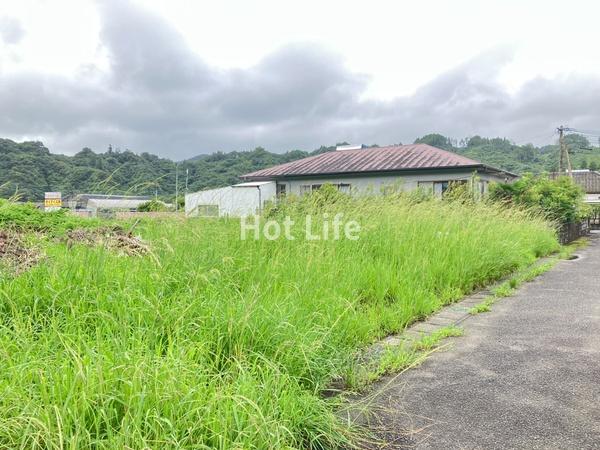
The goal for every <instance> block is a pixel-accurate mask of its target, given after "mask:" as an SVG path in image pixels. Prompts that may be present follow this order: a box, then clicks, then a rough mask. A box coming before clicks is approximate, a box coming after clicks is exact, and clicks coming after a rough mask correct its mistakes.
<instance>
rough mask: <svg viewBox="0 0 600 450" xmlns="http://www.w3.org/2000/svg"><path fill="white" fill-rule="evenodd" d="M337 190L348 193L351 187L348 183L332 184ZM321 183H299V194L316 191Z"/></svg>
mask: <svg viewBox="0 0 600 450" xmlns="http://www.w3.org/2000/svg"><path fill="white" fill-rule="evenodd" d="M333 186H335V187H336V188H337V190H338V191H340V192H343V193H344V194H349V193H350V191H351V188H352V185H351V184H348V183H337V184H334V185H333ZM322 187H323V185H322V184H321V183H319V184H301V185H300V195H304V194H308V193H310V192H314V191H318V190H319V189H321V188H322Z"/></svg>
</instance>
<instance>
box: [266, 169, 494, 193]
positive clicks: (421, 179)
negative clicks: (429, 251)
mask: <svg viewBox="0 0 600 450" xmlns="http://www.w3.org/2000/svg"><path fill="white" fill-rule="evenodd" d="M472 176H473V172H472V171H465V172H453V173H439V174H434V173H431V174H422V175H418V174H411V175H382V176H362V177H344V176H339V177H323V178H310V179H308V178H307V179H298V180H285V181H278V182H277V184H284V185H286V192H288V193H292V194H294V195H301V193H302V192H301V190H300V186H302V185H308V184H326V183H331V184H338V183H343V184H349V185H350V189H351V191H352V192H353V193H358V194H379V193H382V192H383V189H384V188H385V187H388V186H398V188H399V189H400V188H401V189H402V190H413V189H416V188H417V186H418V185H419V184H421V186H423V187H425V188H428V187H429V188H431V189H433V183H434V182H435V181H456V180H469V179H471V177H472ZM477 176H478V177H479V178H480V180H481V181H483V182H484V189H485V190H486V191H487V184H488V183H486V182H489V181H497V182H504V181H505V180H504V178H503V177H501V176H495V175H491V174H486V173H478V174H477Z"/></svg>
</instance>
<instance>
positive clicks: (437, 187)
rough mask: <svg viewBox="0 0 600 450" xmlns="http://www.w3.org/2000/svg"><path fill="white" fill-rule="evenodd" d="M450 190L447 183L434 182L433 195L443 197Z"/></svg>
mask: <svg viewBox="0 0 600 450" xmlns="http://www.w3.org/2000/svg"><path fill="white" fill-rule="evenodd" d="M447 190H448V182H447V181H434V182H433V193H434V194H435V195H437V196H440V197H441V196H442V195H443V194H444V192H446V191H447Z"/></svg>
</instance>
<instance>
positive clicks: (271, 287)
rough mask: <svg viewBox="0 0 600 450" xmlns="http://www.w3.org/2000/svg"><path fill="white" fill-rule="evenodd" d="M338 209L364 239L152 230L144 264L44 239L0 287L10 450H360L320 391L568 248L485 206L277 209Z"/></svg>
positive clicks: (218, 228) (536, 222)
mask: <svg viewBox="0 0 600 450" xmlns="http://www.w3.org/2000/svg"><path fill="white" fill-rule="evenodd" d="M340 211H341V212H343V213H344V218H346V219H353V220H356V221H357V222H359V224H360V225H361V227H362V230H361V232H360V233H359V237H360V238H359V239H358V240H356V241H351V240H347V239H341V240H337V241H334V240H328V241H323V240H321V241H308V240H306V239H305V238H304V229H303V227H302V226H300V227H298V228H294V234H295V236H296V239H295V240H293V241H288V240H285V239H279V240H275V241H269V240H266V239H259V240H256V241H255V240H253V239H248V240H245V241H242V240H240V224H239V221H238V220H234V219H231V220H225V219H212V220H211V219H190V220H187V221H183V220H181V221H179V220H169V221H147V222H143V223H142V224H141V225H139V226H138V228H137V229H136V232H139V233H140V234H141V235H142V237H143V238H144V239H145V240H146V241H148V242H149V244H150V246H151V247H152V253H151V254H149V255H146V256H141V257H123V256H119V255H117V254H115V253H112V252H110V251H108V250H106V249H103V248H99V247H94V248H91V247H86V246H82V245H75V246H72V247H71V248H67V246H65V245H64V244H61V243H57V242H55V241H52V240H49V241H48V242H46V244H45V247H46V258H45V260H44V261H43V262H42V263H41V264H39V265H38V266H36V267H34V268H33V269H32V270H30V271H28V272H26V273H23V274H21V275H19V276H18V277H4V278H3V279H2V280H0V448H6V449H9V448H10V449H13V448H28V449H29V448H39V449H81V448H95V449H126V448H131V449H139V448H153V449H157V448H161V449H162V448H190V449H192V448H193V449H205V448H218V449H236V448H238V449H242V448H243V449H282V448H315V449H321V448H323V449H324V448H339V447H342V446H351V445H352V441H353V432H354V430H352V428H351V427H349V426H347V424H343V423H341V422H340V421H339V419H338V418H337V416H336V415H335V408H336V407H337V406H338V402H339V401H340V400H336V399H325V398H323V397H322V396H321V395H320V392H321V391H322V390H323V389H324V388H325V387H326V386H327V385H328V383H329V382H330V381H331V380H332V379H334V378H338V377H344V378H349V377H351V374H352V371H353V367H354V365H355V361H356V357H357V355H358V353H359V351H360V349H361V348H365V347H366V346H367V345H368V344H369V343H372V342H373V341H375V340H377V339H379V338H381V337H383V336H385V335H387V334H389V333H393V332H396V331H399V330H401V329H402V328H404V327H405V326H406V325H407V324H409V323H411V322H413V321H415V320H418V319H419V318H422V317H425V316H427V315H428V314H430V313H431V312H433V311H435V310H436V309H438V308H440V307H441V306H442V305H444V304H446V303H448V302H451V301H453V300H456V299H458V298H460V297H461V296H462V295H463V294H465V293H467V292H469V291H472V290H473V289H475V288H477V287H478V286H481V285H484V284H486V283H488V282H490V281H492V280H496V279H498V278H500V277H502V276H504V275H506V274H508V273H510V272H511V271H513V270H515V269H517V268H518V267H523V266H524V265H526V264H528V263H531V262H532V261H533V260H534V259H535V258H536V257H539V256H541V255H544V254H547V253H549V252H552V251H555V250H557V248H558V244H557V242H556V237H555V233H554V231H553V229H552V228H551V226H550V225H549V224H547V223H545V222H544V221H543V220H541V219H539V218H537V217H534V216H532V215H530V214H528V213H527V212H524V211H519V210H512V211H509V210H506V209H502V208H501V207H498V206H495V205H491V204H487V203H485V202H480V203H475V204H473V203H469V202H462V201H439V200H433V199H432V200H426V201H418V202H417V201H413V200H411V199H410V198H408V197H402V196H398V197H389V198H378V199H360V200H353V201H351V200H343V201H337V202H333V203H328V202H326V201H325V199H324V198H320V197H319V195H314V196H311V197H310V198H309V199H306V200H305V201H302V202H299V203H295V204H290V205H287V206H286V205H284V206H283V207H281V208H280V209H279V210H278V211H272V212H271V216H272V217H274V218H279V219H281V218H282V217H283V216H285V215H286V214H291V215H292V217H293V218H294V219H296V221H297V222H298V223H303V222H304V215H305V214H307V213H311V214H313V216H314V217H315V218H316V219H317V222H318V224H320V225H322V221H320V220H319V219H318V218H319V217H322V213H323V212H329V213H330V214H333V213H335V212H340Z"/></svg>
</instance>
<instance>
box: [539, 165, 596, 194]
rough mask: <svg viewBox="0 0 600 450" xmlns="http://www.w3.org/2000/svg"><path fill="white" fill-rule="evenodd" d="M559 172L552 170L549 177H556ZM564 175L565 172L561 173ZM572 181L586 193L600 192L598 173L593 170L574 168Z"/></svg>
mask: <svg viewBox="0 0 600 450" xmlns="http://www.w3.org/2000/svg"><path fill="white" fill-rule="evenodd" d="M559 175H560V174H559V173H558V172H553V173H551V174H550V178H553V179H554V178H557V177H558V176H559ZM562 175H566V174H562ZM573 181H575V183H577V184H578V185H579V186H581V188H582V189H583V190H584V191H585V192H586V193H587V194H600V173H599V172H596V171H594V170H574V171H573Z"/></svg>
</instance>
